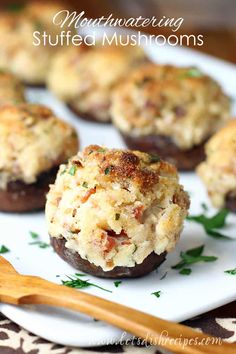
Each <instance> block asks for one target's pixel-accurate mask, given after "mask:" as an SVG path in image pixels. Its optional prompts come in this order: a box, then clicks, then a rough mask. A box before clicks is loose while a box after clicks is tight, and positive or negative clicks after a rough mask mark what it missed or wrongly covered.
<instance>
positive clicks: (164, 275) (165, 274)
mask: <svg viewBox="0 0 236 354" xmlns="http://www.w3.org/2000/svg"><path fill="white" fill-rule="evenodd" d="M167 274H168V272H165V273H164V274H163V275H162V276H161V278H160V280H163V279H165V277H166V276H167Z"/></svg>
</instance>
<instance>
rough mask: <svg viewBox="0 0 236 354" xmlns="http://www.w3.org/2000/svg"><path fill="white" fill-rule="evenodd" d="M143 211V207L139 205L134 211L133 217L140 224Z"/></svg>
mask: <svg viewBox="0 0 236 354" xmlns="http://www.w3.org/2000/svg"><path fill="white" fill-rule="evenodd" d="M143 209H144V206H143V205H140V206H138V207H137V208H135V209H134V217H135V219H136V220H138V221H139V222H140V223H141V221H142V216H143Z"/></svg>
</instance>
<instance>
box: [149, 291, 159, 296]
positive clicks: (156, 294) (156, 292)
mask: <svg viewBox="0 0 236 354" xmlns="http://www.w3.org/2000/svg"><path fill="white" fill-rule="evenodd" d="M151 295H154V296H156V297H160V296H161V291H160V290H159V291H155V292H154V293H151Z"/></svg>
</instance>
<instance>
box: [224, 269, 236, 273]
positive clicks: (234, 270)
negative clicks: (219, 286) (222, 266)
mask: <svg viewBox="0 0 236 354" xmlns="http://www.w3.org/2000/svg"><path fill="white" fill-rule="evenodd" d="M225 273H227V274H230V275H236V268H234V269H228V270H225Z"/></svg>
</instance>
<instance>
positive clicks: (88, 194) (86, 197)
mask: <svg viewBox="0 0 236 354" xmlns="http://www.w3.org/2000/svg"><path fill="white" fill-rule="evenodd" d="M94 193H96V188H91V189H89V190H88V191H87V192H86V193H85V195H84V196H83V197H82V198H81V202H82V203H85V202H87V200H88V199H89V197H90V196H91V195H92V194H94Z"/></svg>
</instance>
